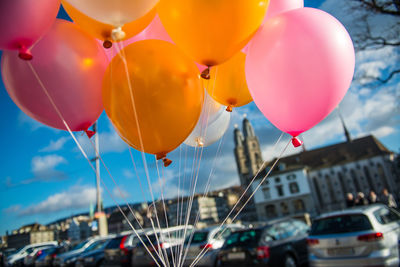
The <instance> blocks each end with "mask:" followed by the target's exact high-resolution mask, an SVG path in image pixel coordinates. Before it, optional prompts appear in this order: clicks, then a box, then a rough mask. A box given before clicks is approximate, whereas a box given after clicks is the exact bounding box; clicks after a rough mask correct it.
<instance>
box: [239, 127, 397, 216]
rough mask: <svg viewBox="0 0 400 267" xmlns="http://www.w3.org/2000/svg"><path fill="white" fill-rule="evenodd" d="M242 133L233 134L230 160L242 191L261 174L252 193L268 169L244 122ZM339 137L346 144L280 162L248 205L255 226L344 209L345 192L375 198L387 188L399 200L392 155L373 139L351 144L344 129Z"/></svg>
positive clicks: (255, 138)
mask: <svg viewBox="0 0 400 267" xmlns="http://www.w3.org/2000/svg"><path fill="white" fill-rule="evenodd" d="M343 126H344V124H343ZM243 131H244V135H243V134H242V132H241V131H240V130H239V129H238V128H236V129H235V131H234V134H235V136H234V138H235V157H236V163H237V167H238V172H239V177H240V182H241V185H242V187H247V186H248V184H249V183H250V181H251V180H252V179H253V177H254V176H255V175H256V174H257V171H258V170H260V169H261V170H260V171H259V173H258V175H257V177H256V180H255V182H254V183H253V185H252V186H251V191H252V192H253V191H254V190H255V188H256V186H257V185H258V184H259V182H260V180H261V178H262V177H264V176H265V175H266V174H267V171H268V170H269V169H268V167H265V166H264V167H262V163H263V159H262V156H261V150H260V146H259V143H258V139H257V137H256V136H255V133H254V130H253V127H252V126H251V124H250V122H249V121H248V120H247V119H244V120H243ZM344 131H345V136H346V139H347V141H346V142H343V143H339V144H334V145H330V146H326V147H322V148H318V149H313V150H309V151H305V150H303V151H302V152H300V153H298V154H295V155H291V156H288V157H284V158H281V159H280V160H279V165H278V167H276V168H275V169H274V170H273V171H272V172H271V174H270V176H269V177H268V179H267V180H266V181H265V183H264V184H263V185H262V186H261V187H260V189H259V191H258V192H257V193H256V194H255V196H254V201H253V203H251V204H252V205H254V206H255V208H256V210H257V215H258V218H259V219H260V220H264V219H271V218H276V217H282V216H287V215H291V216H296V215H298V214H300V213H302V212H306V213H309V214H311V215H315V214H317V213H319V212H323V211H331V210H338V209H343V208H345V207H346V202H345V195H346V194H347V193H348V192H350V193H353V194H354V195H356V194H357V192H364V193H365V194H368V193H369V191H370V190H373V191H375V192H376V193H377V194H378V196H379V194H380V193H381V191H382V189H383V188H388V189H389V191H390V192H391V193H393V194H394V195H395V196H396V197H398V195H397V194H398V192H399V191H400V190H399V189H400V172H399V167H400V166H399V165H400V164H399V163H398V162H397V161H396V157H395V156H396V155H395V154H394V153H393V152H391V151H389V150H388V149H387V148H386V147H385V146H384V145H383V144H382V143H380V142H379V141H378V140H377V139H376V138H375V137H373V136H366V137H363V138H358V139H354V140H351V138H350V134H349V132H348V131H347V129H346V127H344ZM397 158H398V157H397ZM261 167H262V168H261ZM249 204H250V203H249Z"/></svg>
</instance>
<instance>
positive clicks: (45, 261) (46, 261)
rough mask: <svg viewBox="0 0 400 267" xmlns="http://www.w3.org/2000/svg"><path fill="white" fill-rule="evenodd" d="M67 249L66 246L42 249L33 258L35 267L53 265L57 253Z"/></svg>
mask: <svg viewBox="0 0 400 267" xmlns="http://www.w3.org/2000/svg"><path fill="white" fill-rule="evenodd" d="M67 250H68V248H67V246H58V247H51V248H46V249H42V250H41V251H39V255H38V256H37V258H36V260H35V267H45V266H53V261H54V258H55V257H56V255H57V254H61V253H64V252H66V251H67Z"/></svg>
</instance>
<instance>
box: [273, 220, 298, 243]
mask: <svg viewBox="0 0 400 267" xmlns="http://www.w3.org/2000/svg"><path fill="white" fill-rule="evenodd" d="M278 227H279V228H280V239H285V238H289V237H291V236H294V235H295V234H296V232H297V231H296V227H295V226H294V225H293V224H292V223H291V222H281V223H280V224H279V225H278Z"/></svg>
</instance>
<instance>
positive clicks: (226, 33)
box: [157, 0, 279, 66]
mask: <svg viewBox="0 0 400 267" xmlns="http://www.w3.org/2000/svg"><path fill="white" fill-rule="evenodd" d="M278 1H279V0H278ZM268 4H269V0H234V1H232V0H212V1H205V0H160V2H159V4H158V7H157V11H158V14H159V16H160V19H161V21H162V23H163V25H164V27H165V29H166V30H167V32H168V34H169V35H170V36H171V38H172V40H173V41H174V42H175V43H176V44H177V45H178V46H179V47H180V48H181V49H182V50H183V51H184V52H185V53H187V54H188V55H190V56H191V57H192V58H193V59H194V60H195V61H197V62H198V63H201V64H203V65H206V66H214V65H218V64H221V63H222V62H224V61H226V60H228V59H229V58H230V57H232V56H233V55H234V54H236V53H237V52H239V50H240V49H242V48H243V47H244V46H245V45H246V44H247V42H248V41H249V40H250V39H251V37H252V36H253V34H254V33H255V32H256V31H257V29H258V28H259V27H260V25H261V23H262V21H263V19H264V16H265V12H266V10H267V7H268Z"/></svg>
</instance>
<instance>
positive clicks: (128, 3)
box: [66, 0, 159, 28]
mask: <svg viewBox="0 0 400 267" xmlns="http://www.w3.org/2000/svg"><path fill="white" fill-rule="evenodd" d="M66 1H67V2H69V3H70V4H71V5H73V6H74V7H75V8H76V9H78V10H79V11H81V12H82V13H84V14H86V15H87V16H89V17H91V18H93V19H95V20H98V21H100V22H103V23H106V24H111V25H114V26H115V27H116V28H118V27H122V26H123V25H124V24H126V23H128V22H131V21H134V20H136V19H138V18H140V17H143V16H144V15H146V14H147V13H148V12H149V11H150V10H152V9H153V8H154V7H155V6H156V4H157V3H158V1H159V0H66Z"/></svg>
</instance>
